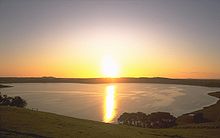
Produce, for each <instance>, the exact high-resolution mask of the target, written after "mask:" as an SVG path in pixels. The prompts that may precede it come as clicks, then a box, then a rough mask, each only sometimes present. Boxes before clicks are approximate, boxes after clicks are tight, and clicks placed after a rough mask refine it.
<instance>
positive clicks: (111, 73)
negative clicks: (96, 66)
mask: <svg viewBox="0 0 220 138" xmlns="http://www.w3.org/2000/svg"><path fill="white" fill-rule="evenodd" d="M101 66H102V74H103V76H104V77H111V78H114V77H118V75H119V74H118V73H119V66H118V64H117V62H116V61H115V60H114V59H113V58H112V57H110V56H108V57H104V58H103V60H102V65H101Z"/></svg>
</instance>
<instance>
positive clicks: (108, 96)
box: [103, 85, 116, 123]
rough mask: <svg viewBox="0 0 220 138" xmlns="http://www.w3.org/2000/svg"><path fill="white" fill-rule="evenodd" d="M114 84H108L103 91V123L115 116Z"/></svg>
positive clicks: (110, 120)
mask: <svg viewBox="0 0 220 138" xmlns="http://www.w3.org/2000/svg"><path fill="white" fill-rule="evenodd" d="M115 107H116V101H115V86H114V85H110V86H107V87H106V91H105V106H104V119H103V121H104V122H105V123H111V122H112V120H113V119H114V117H115Z"/></svg>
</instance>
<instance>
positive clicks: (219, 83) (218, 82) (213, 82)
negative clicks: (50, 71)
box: [0, 77, 220, 87]
mask: <svg viewBox="0 0 220 138" xmlns="http://www.w3.org/2000/svg"><path fill="white" fill-rule="evenodd" d="M0 83H2V84H4V83H7V84H8V83H83V84H104V83H158V84H181V85H193V86H205V87H220V79H172V78H162V77H154V78H147V77H139V78H134V77H122V78H55V77H0Z"/></svg>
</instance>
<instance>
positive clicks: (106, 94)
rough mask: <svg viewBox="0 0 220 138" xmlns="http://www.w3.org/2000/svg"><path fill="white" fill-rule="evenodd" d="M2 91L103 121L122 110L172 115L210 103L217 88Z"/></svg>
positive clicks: (66, 86) (39, 86)
mask: <svg viewBox="0 0 220 138" xmlns="http://www.w3.org/2000/svg"><path fill="white" fill-rule="evenodd" d="M11 85H13V86H14V87H11V88H6V89H1V92H2V94H8V95H9V96H16V95H18V96H21V97H23V98H24V99H25V100H26V101H27V103H28V106H27V107H28V108H38V110H41V111H46V112H52V113H57V114H62V115H66V116H72V117H77V118H83V119H90V120H97V121H103V122H116V120H117V117H119V116H120V114H122V113H123V112H138V111H141V112H145V113H147V114H148V113H151V112H155V111H168V112H170V113H172V114H173V115H175V116H178V115H181V114H183V113H187V112H191V111H194V110H197V109H201V108H202V107H203V106H207V105H210V104H213V103H215V102H216V101H217V98H215V97H211V96H208V95H207V93H209V92H214V91H219V90H220V88H208V87H200V86H186V85H174V84H138V83H129V84H128V83H126V84H125V83H120V84H77V83H16V84H11Z"/></svg>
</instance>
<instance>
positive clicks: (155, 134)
mask: <svg viewBox="0 0 220 138" xmlns="http://www.w3.org/2000/svg"><path fill="white" fill-rule="evenodd" d="M0 112H1V114H0V118H1V125H0V134H1V136H3V137H83V138H86V137H93V138H98V137H105V138H112V137H114V138H115V137H120V138H122V137H125V138H126V137H130V138H136V137H138V138H146V137H149V138H169V137H170V138H174V137H175V138H200V137H209V138H219V137H220V133H219V132H220V128H215V129H204V128H202V129H201V128H187V129H186V128H169V129H149V128H138V127H130V126H124V125H117V124H106V123H102V122H96V121H90V120H83V119H77V118H72V117H66V116H61V115H56V114H52V113H46V112H40V111H32V110H29V109H24V108H15V107H5V106H1V107H0Z"/></svg>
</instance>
